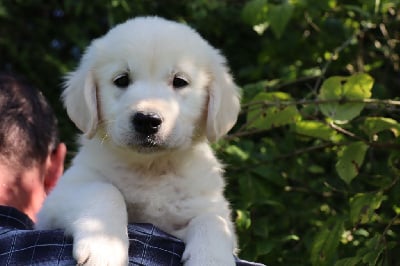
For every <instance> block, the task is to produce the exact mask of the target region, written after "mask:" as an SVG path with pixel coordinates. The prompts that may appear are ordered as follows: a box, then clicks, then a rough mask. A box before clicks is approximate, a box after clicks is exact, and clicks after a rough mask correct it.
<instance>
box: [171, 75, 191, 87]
mask: <svg viewBox="0 0 400 266" xmlns="http://www.w3.org/2000/svg"><path fill="white" fill-rule="evenodd" d="M187 85H189V81H187V79H186V78H184V77H182V76H180V75H175V76H174V79H173V80H172V86H173V87H174V89H182V88H184V87H186V86H187Z"/></svg>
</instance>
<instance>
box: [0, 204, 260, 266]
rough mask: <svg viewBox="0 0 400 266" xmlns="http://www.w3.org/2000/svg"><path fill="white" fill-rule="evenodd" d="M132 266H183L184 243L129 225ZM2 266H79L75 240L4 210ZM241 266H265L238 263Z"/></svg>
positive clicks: (154, 230) (0, 217)
mask: <svg viewBox="0 0 400 266" xmlns="http://www.w3.org/2000/svg"><path fill="white" fill-rule="evenodd" d="M128 234H129V242H130V246H129V265H146V266H161V265H169V266H173V265H182V263H181V256H182V253H183V250H184V248H185V246H184V243H183V242H182V241H180V240H179V239H176V238H175V237H173V236H170V235H168V234H166V233H164V232H162V231H160V230H159V229H157V228H156V227H154V226H153V225H151V224H129V225H128ZM0 265H2V266H3V265H7V266H8V265H21V266H22V265H23V266H25V265H76V261H75V260H74V258H73V257H72V238H71V237H68V236H65V235H64V231H62V230H33V222H32V221H31V219H29V217H28V216H26V215H25V214H24V213H22V212H20V211H18V210H17V209H14V208H12V207H6V206H0ZM236 265H238V266H247V265H248V266H251V265H254V266H256V265H261V264H257V263H250V262H246V261H243V260H239V259H237V260H236Z"/></svg>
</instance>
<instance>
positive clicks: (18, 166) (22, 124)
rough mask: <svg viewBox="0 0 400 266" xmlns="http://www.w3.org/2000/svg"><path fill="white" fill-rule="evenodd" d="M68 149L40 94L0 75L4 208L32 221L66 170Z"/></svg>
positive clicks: (0, 190) (0, 195)
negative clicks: (17, 212)
mask: <svg viewBox="0 0 400 266" xmlns="http://www.w3.org/2000/svg"><path fill="white" fill-rule="evenodd" d="M65 154H66V148H65V145H64V144H62V143H60V142H59V137H58V129H57V120H56V118H55V115H54V113H53V110H52V109H51V107H50V105H49V104H48V102H47V101H46V99H45V98H44V96H43V95H42V94H41V92H40V91H39V90H37V89H35V88H34V87H32V86H30V85H29V84H28V83H26V82H25V81H24V80H22V79H20V78H17V77H16V76H14V75H11V74H5V73H0V204H1V205H9V206H13V207H15V208H17V209H20V210H21V211H23V212H25V213H26V214H27V215H28V216H30V217H31V218H32V219H33V220H35V216H36V213H37V212H38V211H39V209H40V207H41V205H42V203H43V200H44V198H45V196H46V194H47V193H48V192H49V191H50V190H51V189H52V188H53V187H54V185H55V184H56V182H57V180H58V178H59V177H60V175H61V174H62V172H63V169H64V168H63V165H64V158H65Z"/></svg>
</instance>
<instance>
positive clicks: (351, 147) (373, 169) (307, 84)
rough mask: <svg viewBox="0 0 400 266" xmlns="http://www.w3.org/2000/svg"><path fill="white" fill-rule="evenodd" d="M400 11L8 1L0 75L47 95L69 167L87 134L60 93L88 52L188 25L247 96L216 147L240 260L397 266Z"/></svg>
mask: <svg viewBox="0 0 400 266" xmlns="http://www.w3.org/2000/svg"><path fill="white" fill-rule="evenodd" d="M399 6H400V1H399V0H396V1H386V0H350V1H344V0H250V1H240V0H218V1H217V0H192V1H185V0H183V1H172V0H165V1H139V0H130V1H129V0H104V1H100V0H97V1H96V0H94V1H77V0H70V1H55V0H46V1H44V0H30V1H26V0H0V70H1V71H13V72H15V73H18V74H21V75H23V76H25V77H26V78H27V79H28V80H29V81H30V82H31V83H32V84H33V85H34V86H36V87H38V88H40V89H41V90H42V91H43V92H44V94H45V95H46V97H47V98H48V99H49V100H50V102H51V104H52V106H53V108H54V109H55V110H56V112H57V115H58V118H59V125H60V130H61V137H62V140H63V141H65V142H66V143H67V145H68V147H69V149H70V152H69V158H71V157H72V156H73V154H74V152H75V150H76V145H75V144H74V143H75V138H76V134H77V133H78V131H77V129H76V128H75V127H74V125H73V124H72V123H71V122H70V121H69V119H68V118H67V116H66V113H65V111H64V109H63V107H62V104H61V102H60V100H59V98H60V93H61V89H62V85H61V84H62V81H63V75H65V74H66V73H67V72H68V71H71V70H73V69H74V68H75V67H76V66H77V64H78V62H79V59H80V57H81V55H82V53H83V52H84V49H85V47H86V46H87V45H88V44H89V43H90V41H91V40H92V39H94V38H97V37H100V36H101V35H103V34H104V33H106V32H107V31H108V30H109V29H110V28H111V27H113V26H114V25H116V24H118V23H120V22H123V21H125V20H126V19H128V18H132V17H135V16H141V15H158V16H162V17H165V18H168V19H172V20H176V21H179V22H182V23H186V24H188V25H190V26H191V27H193V28H195V29H196V30H197V31H198V32H199V33H200V34H201V35H202V36H203V37H204V38H205V39H207V40H208V41H209V42H210V43H211V44H212V45H213V46H215V47H217V48H219V49H220V50H221V52H222V53H223V54H224V55H225V56H226V57H227V59H228V62H229V66H230V68H231V71H232V73H233V75H234V77H235V79H236V82H237V84H238V85H239V86H240V87H241V88H242V89H243V99H242V105H243V111H242V113H241V115H240V117H239V122H238V124H237V126H236V127H235V128H234V129H233V130H232V132H231V133H230V134H229V135H228V136H227V137H226V138H225V139H223V140H221V141H220V142H218V143H217V144H214V146H213V147H214V149H215V151H216V153H217V155H218V157H219V158H221V160H222V161H224V162H225V163H226V165H227V171H226V176H227V182H228V185H227V190H226V195H227V197H228V198H229V200H230V201H231V202H232V208H233V210H234V211H233V216H234V217H233V218H234V220H235V222H236V227H237V232H238V235H239V238H240V249H241V252H240V257H242V258H244V259H247V260H255V261H259V262H263V263H266V264H268V265H337V266H340V265H400V259H399V258H398V254H399V252H400V242H399V239H400V235H399V234H400V228H399V226H400V217H399V214H400V185H399V178H400V156H399V152H400V142H399V134H400V125H399V123H398V121H399V118H400V102H399V97H400V72H399V68H400V59H399V52H400V11H399ZM177 41H182V42H184V41H185V40H177ZM0 123H1V121H0Z"/></svg>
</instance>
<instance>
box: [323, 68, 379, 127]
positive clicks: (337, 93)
mask: <svg viewBox="0 0 400 266" xmlns="http://www.w3.org/2000/svg"><path fill="white" fill-rule="evenodd" d="M373 83H374V82H373V79H372V77H371V76H369V75H368V74H363V73H361V74H355V75H353V76H350V77H339V76H334V77H330V78H328V79H326V80H325V81H324V83H323V84H322V85H321V90H320V93H319V95H318V99H319V100H321V101H328V103H322V104H320V110H321V112H322V113H323V114H324V115H325V116H327V117H329V118H331V119H333V120H334V121H336V122H337V123H346V122H348V121H350V120H352V119H353V118H355V117H357V116H358V115H359V114H360V112H361V111H362V110H363V109H364V106H365V103H362V102H361V101H362V100H363V99H368V98H370V97H371V89H372V86H373ZM357 100H358V101H360V102H359V103H358V102H357V103H356V102H347V101H357Z"/></svg>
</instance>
